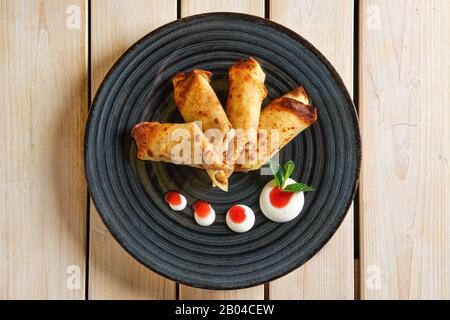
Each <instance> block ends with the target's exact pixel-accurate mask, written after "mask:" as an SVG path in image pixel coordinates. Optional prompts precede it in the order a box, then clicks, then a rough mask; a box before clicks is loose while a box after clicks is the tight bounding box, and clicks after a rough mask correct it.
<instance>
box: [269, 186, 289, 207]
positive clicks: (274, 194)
mask: <svg viewBox="0 0 450 320" xmlns="http://www.w3.org/2000/svg"><path fill="white" fill-rule="evenodd" d="M293 195H294V192H287V191H283V190H281V188H280V187H275V188H273V189H272V191H270V196H269V198H270V203H271V204H272V205H273V206H274V207H275V208H283V207H284V206H286V205H287V204H288V203H289V201H290V200H291V198H292V196H293Z"/></svg>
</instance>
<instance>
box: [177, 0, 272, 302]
mask: <svg viewBox="0 0 450 320" xmlns="http://www.w3.org/2000/svg"><path fill="white" fill-rule="evenodd" d="M219 11H229V12H241V13H248V14H252V15H255V16H261V17H264V0H248V1H241V0H231V1H215V0H182V1H181V16H182V17H186V16H190V15H194V14H200V13H206V12H219ZM180 299H186V300H189V299H199V300H203V299H264V286H263V285H260V286H256V287H253V288H248V289H243V290H227V291H219V290H203V289H196V288H191V287H188V286H184V285H180Z"/></svg>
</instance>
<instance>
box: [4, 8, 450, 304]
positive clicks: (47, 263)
mask: <svg viewBox="0 0 450 320" xmlns="http://www.w3.org/2000/svg"><path fill="white" fill-rule="evenodd" d="M213 11H233V12H243V13H248V14H253V15H257V16H261V17H266V18H270V19H271V20H274V21H276V22H278V23H281V24H283V25H285V26H287V27H289V28H291V29H293V30H294V31H296V32H298V33H299V34H300V35H302V36H303V37H305V38H307V39H308V40H309V41H310V42H312V43H313V44H314V45H315V46H316V47H317V48H318V49H319V50H321V51H322V53H323V54H324V55H325V56H326V57H327V58H328V59H329V60H330V61H331V62H332V63H333V65H334V66H335V67H336V69H337V70H338V71H339V73H340V75H341V76H342V78H343V79H344V81H345V83H346V85H347V88H348V90H349V92H350V93H351V94H353V96H354V99H355V102H356V105H357V107H358V110H359V115H360V124H361V134H362V141H363V165H362V173H361V182H360V190H359V194H358V195H357V198H356V199H355V205H354V207H353V208H352V209H350V212H349V213H348V215H347V217H346V219H345V221H344V223H343V224H342V225H341V227H340V228H339V230H338V232H337V233H336V234H335V235H334V237H333V238H332V240H331V241H330V242H329V243H328V244H327V245H326V246H325V247H324V248H323V249H322V250H321V251H320V252H319V253H318V254H317V255H316V256H315V257H314V258H312V259H311V260H310V261H308V262H307V263H306V264H305V265H304V266H303V267H301V268H300V269H298V270H296V271H294V272H292V273H291V274H289V275H287V276H285V277H283V278H281V279H279V280H276V281H273V282H270V283H267V284H265V285H261V286H257V287H254V288H249V289H245V290H234V291H208V290H200V289H194V288H190V287H187V286H184V285H178V284H176V283H174V282H172V281H169V280H167V279H165V278H162V277H160V276H158V275H156V274H154V273H153V272H151V271H149V270H148V269H146V268H145V267H143V266H141V265H140V264H139V263H137V262H136V261H135V260H134V259H133V258H131V257H130V256H129V255H128V254H127V253H126V252H125V251H124V250H123V249H122V248H121V247H120V246H119V245H118V244H117V243H116V241H115V240H114V239H113V238H112V237H111V235H110V233H109V232H108V230H107V229H106V227H105V226H104V225H103V223H102V222H101V219H100V218H99V215H98V213H97V212H96V209H95V207H94V206H93V205H92V203H90V200H89V198H88V194H87V187H86V181H85V178H84V174H83V138H84V137H83V134H84V127H85V122H86V117H87V112H88V107H89V103H90V99H91V97H93V95H94V94H95V92H96V90H97V88H98V86H99V84H100V82H101V80H102V79H103V77H104V75H105V74H106V72H107V71H108V69H109V68H110V67H111V65H112V64H113V63H114V61H115V60H116V59H117V58H118V57H119V56H120V55H121V53H123V52H124V51H125V50H126V49H127V48H128V47H129V46H130V45H131V44H133V43H134V42H135V41H136V40H137V39H139V38H140V37H142V36H143V35H145V34H146V33H148V32H150V31H152V30H153V29H155V28H157V27H158V26H161V25H163V24H165V23H167V22H170V21H172V20H175V19H177V15H178V16H181V17H185V16H189V15H193V14H197V13H203V12H213ZM0 23H1V24H0V102H1V103H0V136H1V137H2V138H1V139H0V298H2V299H17V298H23V299H27V298H31V299H177V298H178V299H208V298H210V299H216V298H222V299H236V298H238V299H360V298H362V299H410V298H418V299H430V298H447V299H449V298H450V267H449V266H450V129H449V126H450V53H449V52H450V1H448V0H410V1H407V0H398V1H388V0H364V1H360V2H358V1H353V0H270V1H264V0H248V1H247V0H227V1H219V0H181V1H177V0H152V1H147V0H92V1H87V0H40V1H38V0H28V1H27V0H0ZM355 235H356V236H355Z"/></svg>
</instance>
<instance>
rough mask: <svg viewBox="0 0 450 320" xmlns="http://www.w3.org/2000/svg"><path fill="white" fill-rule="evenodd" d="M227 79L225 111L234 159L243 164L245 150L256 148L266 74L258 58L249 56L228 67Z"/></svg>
mask: <svg viewBox="0 0 450 320" xmlns="http://www.w3.org/2000/svg"><path fill="white" fill-rule="evenodd" d="M228 78H229V82H230V88H229V91H228V99H227V105H226V114H227V116H228V119H229V120H230V122H231V125H232V126H233V128H234V129H235V131H236V141H237V143H236V145H235V150H236V161H237V162H240V163H244V162H247V159H245V158H244V157H245V156H248V153H249V150H251V149H253V148H255V147H256V140H257V135H256V132H257V130H258V124H259V115H260V113H261V104H262V102H263V100H264V99H265V98H266V97H267V89H266V87H265V86H264V80H265V78H266V75H265V74H264V71H263V70H262V69H261V66H260V65H259V63H258V61H256V60H255V59H253V58H252V57H250V58H248V59H247V60H240V61H238V62H237V63H235V64H234V65H233V66H231V68H230V70H229V71H228ZM238 129H239V130H238ZM244 151H245V152H244Z"/></svg>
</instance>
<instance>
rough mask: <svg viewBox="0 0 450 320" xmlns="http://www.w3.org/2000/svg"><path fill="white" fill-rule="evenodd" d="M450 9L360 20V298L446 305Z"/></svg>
mask: <svg viewBox="0 0 450 320" xmlns="http://www.w3.org/2000/svg"><path fill="white" fill-rule="evenodd" d="M449 13H450V1H446V0H442V1H438V0H433V1H432V0H429V1H428V0H427V1H425V0H423V1H417V0H416V1H383V0H377V1H375V0H373V1H372V0H371V1H364V2H363V4H362V7H361V11H360V17H361V19H360V21H361V25H360V30H361V37H360V55H361V69H360V72H359V76H360V94H359V96H360V97H361V98H360V99H361V100H360V116H361V125H362V136H363V141H364V148H363V159H364V161H363V167H362V176H361V178H362V182H361V185H362V189H361V204H360V207H361V214H362V220H361V230H362V233H361V240H362V247H361V264H362V269H361V282H362V288H361V293H362V298H364V299H433V298H436V299H449V298H450V274H449V265H450V165H449V163H450V139H449V138H450V129H449V125H450V111H449V106H450V90H449V88H450V59H449V54H448V53H449V52H450V38H449V34H450V20H449Z"/></svg>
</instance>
